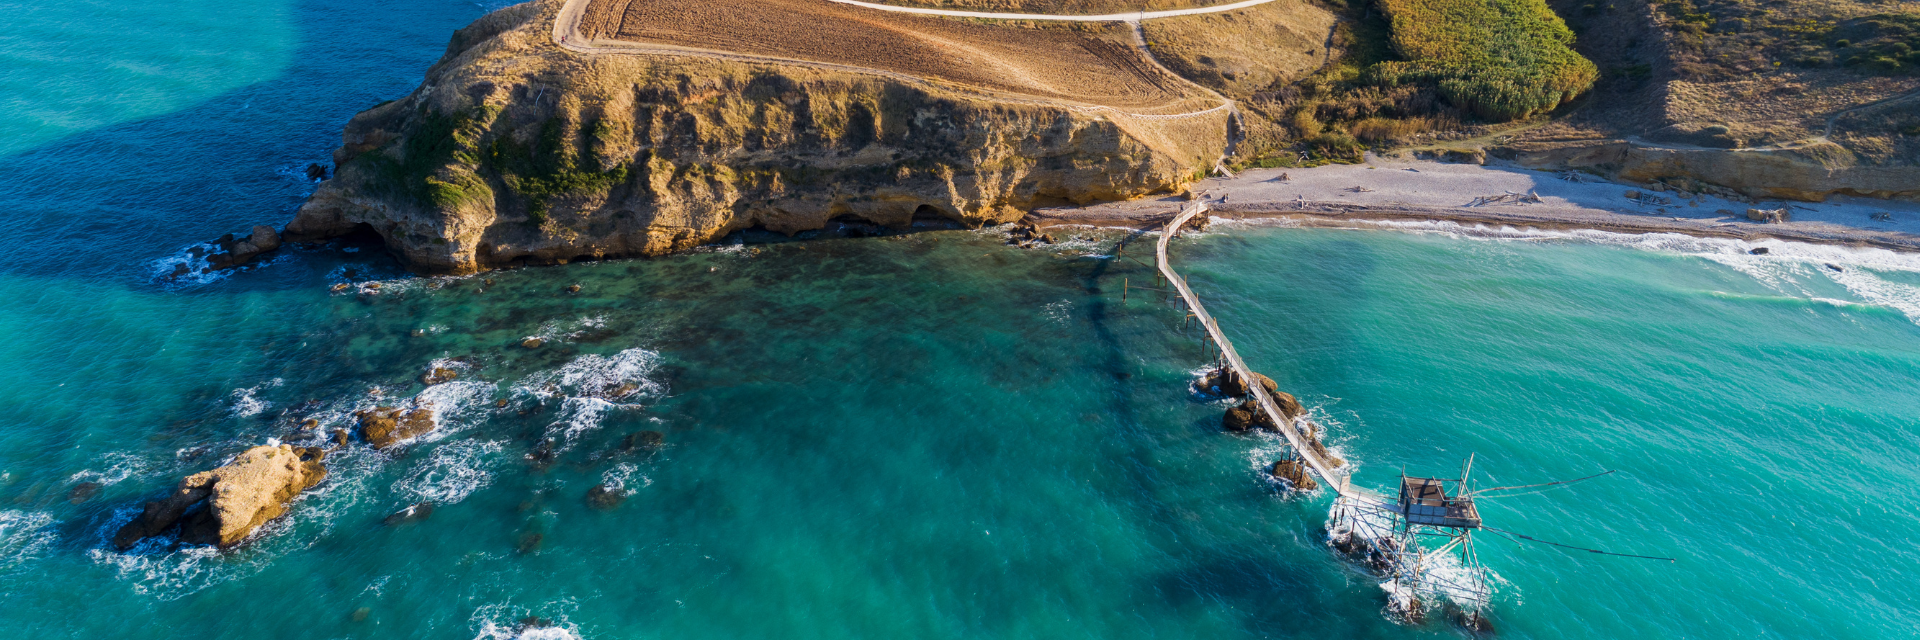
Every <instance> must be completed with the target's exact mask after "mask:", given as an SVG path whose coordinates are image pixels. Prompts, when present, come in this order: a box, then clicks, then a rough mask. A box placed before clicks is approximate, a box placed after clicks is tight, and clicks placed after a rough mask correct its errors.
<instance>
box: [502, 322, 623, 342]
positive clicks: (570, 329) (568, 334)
mask: <svg viewBox="0 0 1920 640" xmlns="http://www.w3.org/2000/svg"><path fill="white" fill-rule="evenodd" d="M606 326H607V316H605V315H597V316H580V317H579V318H575V319H573V320H564V321H563V320H549V321H547V322H545V323H543V324H541V325H540V328H539V329H536V330H534V332H533V334H532V335H528V336H525V337H522V338H521V340H533V339H539V340H544V341H547V342H573V341H574V340H578V339H580V338H581V337H582V336H585V335H586V334H587V332H588V331H591V330H595V329H604V328H606Z"/></svg>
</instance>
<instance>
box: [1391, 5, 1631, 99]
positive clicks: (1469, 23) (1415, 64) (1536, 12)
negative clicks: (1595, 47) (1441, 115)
mask: <svg viewBox="0 0 1920 640" xmlns="http://www.w3.org/2000/svg"><path fill="white" fill-rule="evenodd" d="M1379 3H1380V6H1381V7H1382V8H1383V9H1385V10H1386V13H1387V16H1388V17H1389V18H1390V19H1391V20H1392V29H1393V36H1392V43H1393V49H1394V52H1395V53H1398V54H1399V56H1400V57H1401V58H1403V59H1404V60H1403V61H1387V62H1381V63H1379V64H1376V65H1373V66H1372V67H1369V68H1368V69H1367V72H1366V75H1367V79H1368V80H1370V81H1372V82H1374V83H1376V84H1380V85H1386V86H1396V85H1407V84H1416V83H1419V84H1431V85H1433V86H1435V87H1437V88H1438V89H1439V92H1440V95H1441V96H1442V97H1444V98H1446V99H1447V101H1448V102H1451V103H1453V104H1455V105H1458V106H1460V107H1463V108H1465V109H1467V110H1469V111H1472V112H1473V113H1474V114H1475V115H1478V116H1480V117H1482V118H1486V119H1489V120H1512V119H1516V118H1524V117H1527V116H1529V115H1532V114H1534V113H1538V112H1542V111H1547V110H1550V109H1552V108H1554V107H1556V106H1559V105H1560V103H1562V102H1565V101H1567V100H1570V99H1572V98H1573V97H1574V96H1577V95H1579V94H1581V93H1583V92H1585V91H1586V90H1587V89H1589V88H1591V87H1592V86H1593V82H1594V80H1595V79H1597V78H1598V77H1599V74H1600V72H1599V69H1598V68H1596V67H1594V65H1593V63H1592V62H1591V61H1589V60H1587V59H1586V58H1584V57H1581V56H1580V54H1578V53H1575V52H1574V51H1573V48H1572V45H1573V31H1572V30H1570V29H1568V28H1567V24H1566V22H1564V21H1562V20H1561V19H1560V17H1559V16H1558V15H1555V14H1554V13H1553V10H1552V9H1549V8H1548V7H1547V4H1546V2H1544V1H1543V0H1379Z"/></svg>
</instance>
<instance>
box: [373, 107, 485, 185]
mask: <svg viewBox="0 0 1920 640" xmlns="http://www.w3.org/2000/svg"><path fill="white" fill-rule="evenodd" d="M497 113H498V109H497V108H492V107H485V108H474V109H464V110H461V111H459V112H456V113H453V114H451V115H449V114H443V113H440V112H438V111H434V110H432V109H428V108H426V107H421V109H420V112H419V113H418V114H417V119H416V122H418V123H419V124H418V125H417V127H416V128H415V129H414V130H413V131H412V132H411V133H409V134H408V135H407V136H406V138H405V139H404V140H403V141H402V142H401V144H400V149H399V151H400V154H399V157H398V158H395V157H394V156H392V155H389V154H386V153H368V154H364V155H362V156H360V157H359V158H358V159H356V162H359V163H364V166H366V167H367V168H368V169H369V170H371V171H372V172H373V174H374V175H376V176H378V177H379V178H380V179H379V180H377V182H378V183H380V184H384V185H386V187H387V188H388V189H392V190H393V191H396V192H398V193H399V194H404V195H406V196H409V197H412V198H413V199H414V200H415V201H416V202H419V203H421V204H425V205H428V206H433V207H451V206H455V205H458V204H460V203H461V202H465V201H467V200H468V199H471V198H477V197H481V196H482V195H483V194H484V193H485V192H486V185H485V184H483V183H480V182H479V181H478V179H477V178H473V177H472V176H471V174H468V173H454V172H444V171H442V169H444V168H446V167H447V166H448V165H452V164H462V165H468V166H472V165H474V164H477V162H478V159H477V158H476V157H475V155H474V153H475V151H477V150H478V148H479V140H480V137H481V136H482V135H484V134H485V133H486V125H487V123H488V122H491V121H492V120H493V117H494V115H495V114H497Z"/></svg>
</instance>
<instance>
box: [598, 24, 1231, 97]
mask: <svg viewBox="0 0 1920 640" xmlns="http://www.w3.org/2000/svg"><path fill="white" fill-rule="evenodd" d="M584 14H585V15H584V16H583V18H582V20H581V29H580V30H581V32H582V33H583V34H585V35H586V36H588V37H591V38H597V39H610V40H617V41H619V42H622V43H629V44H638V45H657V46H662V47H673V48H679V49H683V50H687V49H691V50H696V52H698V53H704V54H708V55H713V56H716V57H725V56H728V55H746V56H755V57H761V58H775V59H781V60H792V61H796V62H811V63H817V64H823V65H834V66H839V67H853V68H858V69H870V70H876V71H880V72H885V73H893V74H903V75H908V76H914V77H916V78H923V79H929V80H937V81H944V82H948V83H953V84H958V85H963V86H964V87H968V88H975V89H982V90H987V91H992V92H998V93H1005V94H1015V95H1019V96H1029V97H1032V98H1038V99H1041V100H1046V101H1051V102H1064V103H1069V104H1083V105H1096V106H1105V107H1114V108H1120V109H1127V110H1129V111H1135V112H1141V113H1150V114H1162V113H1185V112H1191V111H1196V110H1202V109H1208V108H1211V107H1214V106H1216V105H1217V104H1219V103H1218V101H1217V100H1213V99H1211V97H1210V96H1207V95H1206V93H1205V92H1204V90H1201V89H1199V88H1198V87H1196V86H1194V85H1192V84H1191V83H1189V82H1187V81H1185V80H1183V79H1181V78H1179V77H1176V76H1174V75H1173V74H1171V73H1169V72H1167V71H1166V70H1164V69H1162V68H1160V67H1159V65H1157V64H1155V63H1154V62H1153V61H1152V60H1151V59H1149V58H1147V57H1146V56H1145V55H1143V54H1142V52H1141V51H1140V50H1139V49H1138V48H1137V47H1135V46H1134V45H1133V43H1131V42H1130V39H1131V37H1132V34H1131V33H1129V29H1128V28H1127V27H1126V26H1125V25H1119V24H1075V25H1071V26H1069V27H1064V28H1051V29H1027V28H1021V27H1018V26H1013V25H1006V24H989V23H984V22H978V21H970V20H955V19H947V18H936V17H927V16H917V15H910V14H900V13H891V12H886V11H877V10H874V9H868V8H862V7H857V6H851V5H845V4H837V3H833V2H827V1H825V0H591V1H590V4H589V5H588V7H587V8H586V10H585V12H584Z"/></svg>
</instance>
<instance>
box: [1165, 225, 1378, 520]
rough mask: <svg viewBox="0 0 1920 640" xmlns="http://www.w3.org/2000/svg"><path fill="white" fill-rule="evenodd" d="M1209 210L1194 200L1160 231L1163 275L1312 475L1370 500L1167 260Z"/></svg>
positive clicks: (1339, 490) (1337, 489)
mask: <svg viewBox="0 0 1920 640" xmlns="http://www.w3.org/2000/svg"><path fill="white" fill-rule="evenodd" d="M1207 209H1208V207H1207V203H1205V202H1195V203H1193V204H1191V205H1188V206H1187V207H1186V208H1185V209H1182V210H1181V211H1180V214H1179V215H1177V216H1174V218H1173V220H1172V221H1170V222H1168V223H1167V229H1166V231H1165V232H1164V233H1161V234H1160V243H1159V244H1158V245H1156V246H1155V247H1154V260H1155V261H1156V262H1158V263H1159V264H1158V267H1159V269H1160V275H1162V276H1165V277H1166V279H1167V281H1168V282H1171V283H1173V287H1174V289H1176V290H1178V291H1179V292H1180V297H1181V298H1182V299H1184V300H1185V301H1186V303H1187V308H1188V309H1190V310H1192V311H1193V315H1194V317H1196V318H1198V319H1199V320H1200V326H1202V327H1206V329H1207V335H1208V336H1209V337H1210V338H1211V339H1212V340H1213V344H1214V345H1215V346H1218V347H1219V348H1220V354H1221V355H1222V356H1223V357H1224V358H1225V359H1226V361H1227V366H1228V367H1231V368H1232V369H1233V373H1234V375H1237V376H1240V379H1241V380H1246V381H1248V383H1247V388H1248V390H1249V391H1250V392H1251V393H1252V394H1253V397H1254V399H1255V400H1258V401H1259V404H1260V410H1261V411H1265V412H1266V413H1267V418H1269V419H1271V420H1273V424H1274V425H1276V426H1278V427H1279V429H1280V433H1281V434H1282V435H1285V436H1286V437H1287V443H1288V444H1290V445H1292V446H1293V450H1294V451H1296V452H1298V453H1299V454H1300V457H1301V459H1303V460H1306V462H1307V468H1309V469H1312V470H1313V474H1314V475H1316V476H1319V477H1320V480H1321V481H1322V482H1325V483H1326V485H1327V486H1329V487H1332V488H1333V490H1334V491H1335V492H1336V493H1339V494H1340V495H1342V496H1350V497H1354V498H1362V499H1369V501H1371V499H1370V498H1369V497H1368V496H1365V495H1363V492H1360V491H1356V490H1355V489H1353V488H1352V487H1350V486H1349V485H1348V484H1347V476H1346V474H1343V473H1340V472H1338V471H1335V470H1334V466H1333V465H1331V464H1328V463H1327V460H1326V459H1325V458H1322V457H1320V454H1319V453H1318V452H1319V449H1317V448H1315V447H1313V446H1311V445H1309V444H1308V442H1307V438H1308V437H1309V436H1308V435H1307V434H1306V433H1305V432H1304V431H1303V430H1302V429H1301V426H1300V421H1296V420H1289V419H1287V417H1286V414H1284V413H1281V412H1280V406H1279V405H1278V404H1275V403H1274V401H1273V396H1272V395H1270V394H1268V393H1267V389H1266V387H1264V386H1261V385H1260V384H1259V383H1258V382H1256V381H1257V380H1259V378H1255V377H1254V376H1253V370H1252V369H1248V368H1247V363H1246V361H1244V360H1241V359H1240V354H1239V353H1238V352H1236V351H1234V350H1233V343H1232V342H1231V341H1229V340H1227V335H1226V333H1225V332H1222V331H1221V330H1220V323H1219V322H1216V321H1214V319H1213V315H1212V314H1209V313H1207V308H1206V307H1204V306H1201V305H1200V296H1198V295H1195V294H1194V293H1193V288H1192V287H1189V286H1187V280H1186V278H1182V277H1180V274H1178V273H1175V272H1174V270H1173V263H1172V262H1170V261H1168V260H1167V243H1168V242H1169V241H1171V240H1173V236H1175V235H1177V234H1178V233H1179V232H1180V227H1181V225H1184V224H1186V223H1187V222H1188V221H1190V220H1192V219H1193V217H1194V216H1197V215H1200V214H1203V213H1206V212H1207ZM1301 420H1305V418H1304V417H1303V418H1302V419H1301Z"/></svg>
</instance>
